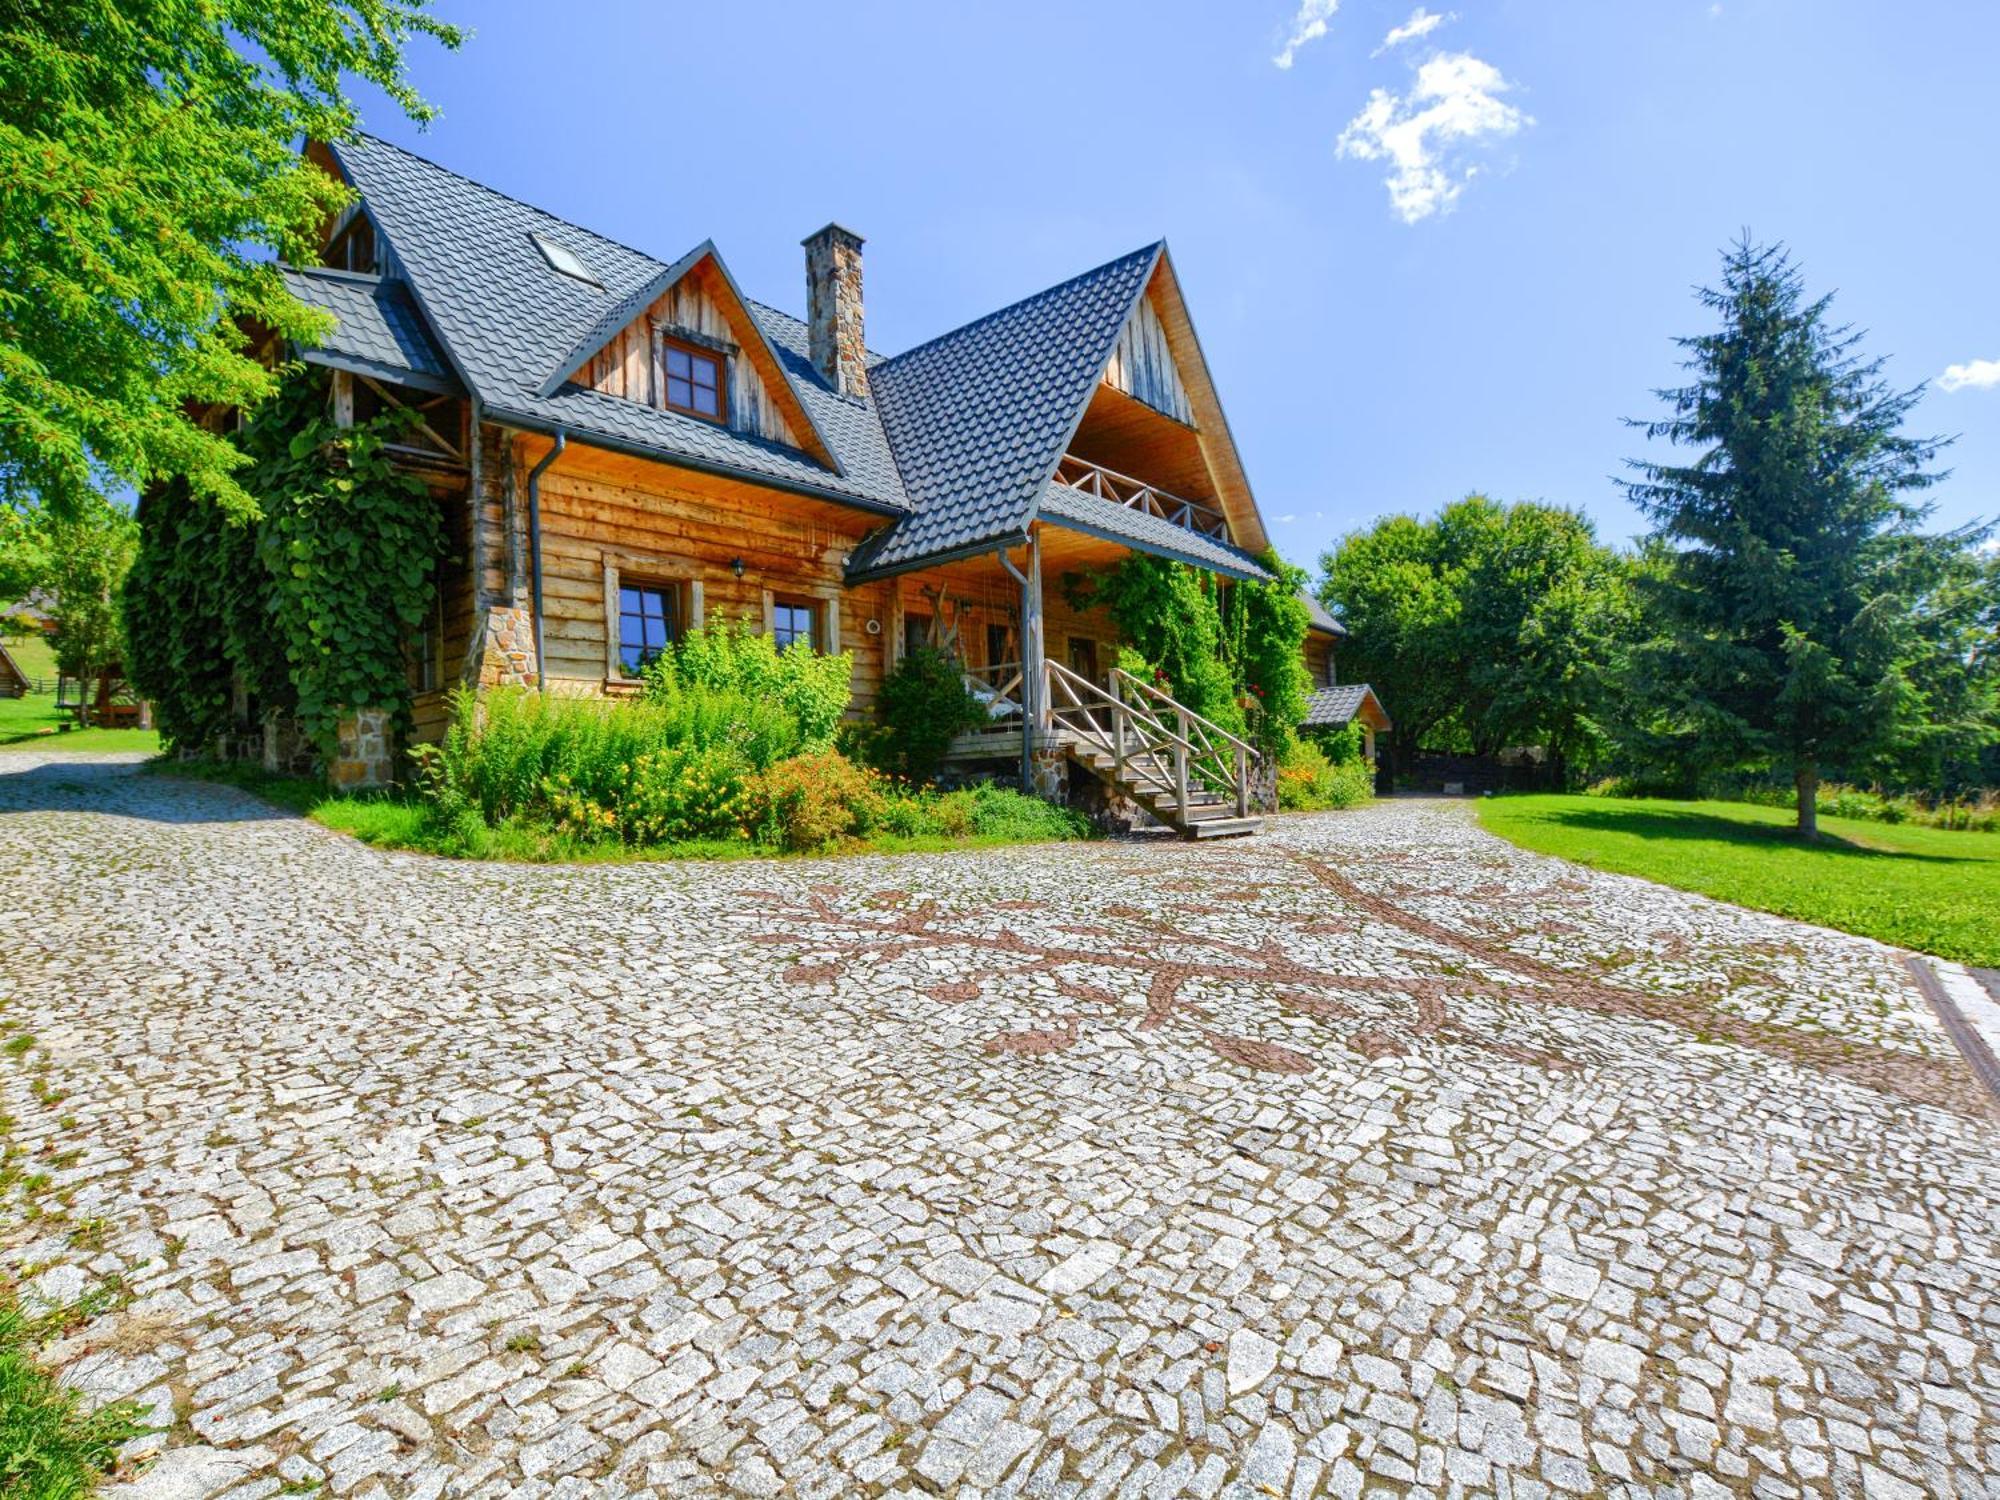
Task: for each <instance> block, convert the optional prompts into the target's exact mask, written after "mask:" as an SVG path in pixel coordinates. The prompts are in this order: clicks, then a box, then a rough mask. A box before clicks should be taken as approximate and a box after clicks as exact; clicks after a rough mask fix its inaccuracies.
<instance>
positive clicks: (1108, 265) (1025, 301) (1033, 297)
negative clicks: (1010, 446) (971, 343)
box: [881, 240, 1167, 365]
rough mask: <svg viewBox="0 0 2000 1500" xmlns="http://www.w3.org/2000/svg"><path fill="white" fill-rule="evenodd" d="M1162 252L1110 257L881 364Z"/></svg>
mask: <svg viewBox="0 0 2000 1500" xmlns="http://www.w3.org/2000/svg"><path fill="white" fill-rule="evenodd" d="M1166 248H1167V242H1166V241H1165V240H1154V241H1153V242H1152V243H1151V244H1150V245H1141V246H1140V247H1139V248H1138V249H1137V250H1128V251H1126V252H1125V254H1123V255H1114V256H1113V257H1112V258H1111V259H1110V260H1107V261H1105V262H1104V263H1103V264H1102V265H1098V266H1092V267H1091V268H1090V269H1089V270H1088V271H1079V272H1078V273H1077V274H1076V275H1074V276H1071V277H1068V278H1066V279H1065V280H1062V281H1058V282H1057V283H1056V284H1055V285H1054V286H1045V287H1043V288H1042V289H1041V290H1040V291H1038V292H1030V293H1029V294H1028V295H1027V296H1025V297H1022V298H1019V299H1018V300H1016V301H1013V302H1010V303H1008V304H1007V305H1006V306H1005V307H996V308H995V309H994V310H993V311H992V312H990V313H982V314H981V315H980V316H978V317H976V318H974V319H973V320H972V321H971V322H969V323H961V324H959V325H958V326H957V327H956V328H948V329H946V330H945V331H944V332H943V333H940V334H937V335H934V336H933V337H931V338H927V339H925V340H924V341H923V342H922V343H921V344H912V345H911V346H910V347H909V348H907V349H905V350H903V351H902V352H901V353H899V354H891V355H888V356H887V357H886V358H884V359H883V360H882V361H881V363H882V364H883V365H893V364H895V363H896V362H897V361H899V360H904V359H908V358H909V357H910V356H911V355H912V354H919V353H921V352H922V351H924V350H926V349H929V348H930V347H931V346H933V345H934V344H942V343H943V342H945V340H947V339H955V338H957V337H959V336H960V335H961V334H967V333H971V332H973V331H974V330H975V329H978V328H982V327H984V326H985V325H986V324H988V323H992V322H994V321H996V320H998V319H1001V318H1007V317H1012V316H1014V315H1015V314H1016V313H1018V312H1020V311H1022V310H1023V309H1024V308H1026V307H1027V306H1028V305H1029V304H1030V303H1035V302H1040V301H1042V300H1043V299H1044V298H1049V297H1054V296H1057V295H1058V294H1060V293H1063V292H1067V291H1068V290H1069V289H1070V288H1071V287H1073V286H1075V285H1076V284H1077V283H1079V282H1083V281H1089V280H1091V279H1092V278H1093V277H1097V276H1102V275H1104V274H1105V273H1106V272H1109V271H1112V270H1115V269H1117V268H1119V267H1121V266H1124V265H1125V264H1126V263H1127V262H1130V261H1135V260H1139V259H1142V258H1144V257H1147V256H1152V255H1157V254H1163V253H1165V251H1166Z"/></svg>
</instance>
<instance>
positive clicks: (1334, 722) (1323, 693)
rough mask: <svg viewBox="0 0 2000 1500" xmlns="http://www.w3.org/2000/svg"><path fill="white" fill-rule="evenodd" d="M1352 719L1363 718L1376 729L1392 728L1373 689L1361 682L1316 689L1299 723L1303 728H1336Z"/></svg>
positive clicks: (1386, 713) (1307, 702)
mask: <svg viewBox="0 0 2000 1500" xmlns="http://www.w3.org/2000/svg"><path fill="white" fill-rule="evenodd" d="M1356 717H1360V718H1364V719H1366V720H1367V721H1368V722H1369V723H1371V724H1373V725H1374V726H1375V727H1376V728H1377V729H1388V728H1390V727H1392V726H1391V724H1390V720H1389V713H1388V710H1387V709H1385V708H1383V707H1382V700H1381V699H1380V698H1377V697H1376V696H1375V689H1374V688H1372V687H1370V686H1369V685H1368V684H1367V683H1365V682H1354V683H1347V684H1345V685H1343V686H1340V687H1325V688H1320V689H1318V690H1317V691H1315V692H1314V693H1313V695H1312V696H1311V697H1310V698H1308V699H1307V700H1306V716H1305V718H1304V720H1303V721H1302V724H1303V727H1305V728H1307V729H1337V728H1339V727H1340V726H1341V725H1342V724H1346V723H1348V722H1350V721H1351V720H1353V719H1355V718H1356Z"/></svg>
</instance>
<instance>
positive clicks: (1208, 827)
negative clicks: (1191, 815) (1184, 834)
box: [1188, 818, 1264, 839]
mask: <svg viewBox="0 0 2000 1500" xmlns="http://www.w3.org/2000/svg"><path fill="white" fill-rule="evenodd" d="M1263 827H1264V820H1263V819H1262V818H1213V819H1210V820H1208V821H1206V822H1202V823H1193V824H1190V825H1189V827H1188V833H1189V835H1190V836H1191V837H1193V838H1198V839H1233V838H1240V837H1242V836H1243V835H1244V834H1246V833H1257V832H1259V831H1261V830H1262V828H1263Z"/></svg>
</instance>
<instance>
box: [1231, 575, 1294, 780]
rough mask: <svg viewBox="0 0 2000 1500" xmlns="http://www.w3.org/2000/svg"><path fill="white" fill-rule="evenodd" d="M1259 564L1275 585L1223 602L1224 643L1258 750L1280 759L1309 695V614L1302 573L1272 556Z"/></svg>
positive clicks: (1234, 589)
mask: <svg viewBox="0 0 2000 1500" xmlns="http://www.w3.org/2000/svg"><path fill="white" fill-rule="evenodd" d="M1259 560H1260V561H1261V562H1262V563H1263V564H1264V566H1265V567H1266V568H1268V569H1270V571H1271V573H1272V575H1273V577H1275V578H1276V580H1277V581H1276V582H1275V583H1237V584H1233V585H1231V586H1230V588H1229V589H1228V590H1227V592H1226V593H1225V594H1224V597H1223V622H1222V626H1223V637H1224V642H1225V647H1226V650H1227V653H1228V657H1229V661H1230V666H1231V668H1232V671H1233V673H1234V676H1235V679H1236V686H1237V688H1238V689H1239V690H1240V691H1241V692H1242V693H1243V694H1244V695H1245V696H1246V697H1247V698H1248V699H1249V700H1250V705H1251V707H1250V719H1251V726H1250V727H1251V729H1252V730H1253V731H1254V733H1255V736H1256V739H1257V741H1258V743H1259V744H1261V745H1262V746H1263V747H1264V748H1265V749H1266V750H1269V751H1271V752H1273V753H1274V754H1277V755H1279V756H1280V757H1282V756H1283V755H1284V753H1285V752H1286V751H1287V750H1288V749H1289V748H1290V747H1291V744H1292V741H1293V739H1294V738H1295V736H1296V735H1297V733H1298V727H1299V725H1300V723H1301V722H1302V721H1303V720H1304V719H1305V716H1306V700H1307V698H1308V697H1310V696H1311V693H1312V679H1311V675H1310V674H1309V673H1308V672H1307V671H1306V659H1305V645H1306V631H1307V630H1308V629H1310V628H1311V625H1312V612H1311V611H1310V610H1309V609H1308V608H1307V607H1306V602H1305V600H1304V599H1303V598H1301V597H1300V591H1301V590H1302V589H1303V588H1304V587H1305V585H1306V575H1305V570H1304V569H1302V568H1295V567H1293V566H1292V565H1291V564H1290V563H1288V562H1285V561H1283V560H1282V559H1280V558H1279V557H1278V555H1277V554H1276V553H1275V552H1266V553H1265V554H1264V556H1263V557H1262V558H1261V559H1259Z"/></svg>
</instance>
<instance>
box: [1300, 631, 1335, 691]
mask: <svg viewBox="0 0 2000 1500" xmlns="http://www.w3.org/2000/svg"><path fill="white" fill-rule="evenodd" d="M1306 670H1307V671H1308V672H1310V673H1311V674H1312V685H1313V686H1314V687H1316V688H1322V687H1332V686H1333V637H1331V636H1326V635H1321V634H1320V633H1319V632H1318V631H1317V630H1315V631H1310V632H1308V633H1307V635H1306Z"/></svg>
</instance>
